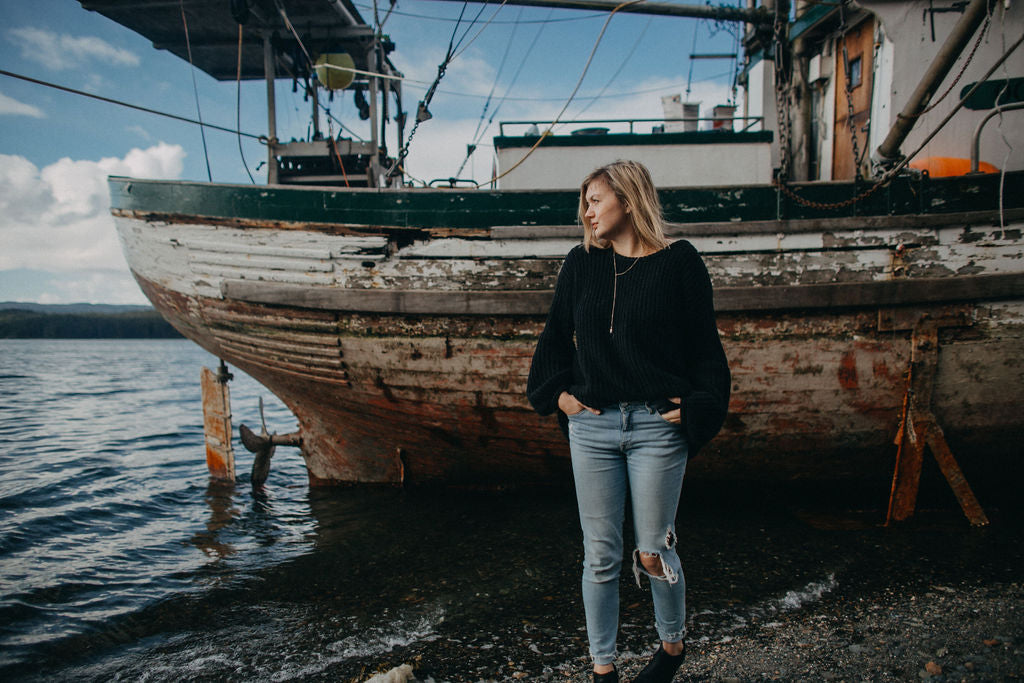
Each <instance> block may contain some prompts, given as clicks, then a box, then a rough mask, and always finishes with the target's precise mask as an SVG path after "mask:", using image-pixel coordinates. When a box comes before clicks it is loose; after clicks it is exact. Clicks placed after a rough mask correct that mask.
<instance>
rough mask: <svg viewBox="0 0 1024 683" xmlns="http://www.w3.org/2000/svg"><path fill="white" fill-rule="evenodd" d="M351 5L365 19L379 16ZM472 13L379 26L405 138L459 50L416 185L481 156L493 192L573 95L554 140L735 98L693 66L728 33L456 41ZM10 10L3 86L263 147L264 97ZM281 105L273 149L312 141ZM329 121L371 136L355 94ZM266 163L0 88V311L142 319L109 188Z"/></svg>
mask: <svg viewBox="0 0 1024 683" xmlns="http://www.w3.org/2000/svg"><path fill="white" fill-rule="evenodd" d="M355 4H356V7H357V8H358V9H359V11H360V13H361V14H362V16H363V18H364V19H366V20H368V21H369V20H372V17H373V8H372V7H373V6H372V4H368V2H367V0H356V3H355ZM462 10H463V4H462V3H461V2H443V1H437V0H397V2H396V3H395V5H394V9H393V11H392V13H391V15H390V16H389V17H388V18H387V19H386V21H385V23H384V27H383V28H384V32H385V33H387V34H388V35H389V36H390V37H391V39H392V40H393V41H394V42H395V43H396V45H397V48H396V50H395V52H393V53H392V55H391V61H392V63H393V64H394V65H395V67H396V68H397V69H398V70H399V71H400V72H401V73H402V74H403V75H404V76H405V78H406V79H407V80H406V81H405V82H404V83H403V108H404V109H405V110H406V111H408V112H409V114H410V121H411V120H413V118H414V115H415V111H416V103H417V101H419V100H420V99H422V98H423V96H424V93H425V91H426V89H427V85H428V84H429V82H431V81H432V80H433V79H434V77H435V76H436V75H437V69H438V65H439V64H440V63H441V61H442V60H443V58H444V55H445V52H446V50H447V48H448V44H449V40H450V39H451V38H452V37H453V35H454V36H455V41H456V42H458V41H459V40H460V38H461V41H462V42H461V45H460V51H459V53H458V56H457V57H456V58H455V60H454V61H452V63H451V64H450V65H449V67H448V68H447V70H446V73H445V76H444V78H443V80H442V81H441V83H440V85H439V87H438V90H437V92H436V94H435V96H434V98H433V101H432V102H431V105H430V112H431V113H432V114H433V118H432V119H430V120H428V121H426V122H424V123H422V124H421V125H420V127H419V130H418V131H417V132H416V135H415V137H414V138H413V140H412V143H411V145H410V148H409V157H408V162H407V164H406V166H407V168H408V170H409V173H410V174H411V175H413V176H415V177H416V178H419V179H423V180H431V179H435V178H448V177H451V176H453V175H455V174H456V172H457V171H458V169H459V167H460V165H462V164H463V161H464V160H465V158H466V147H467V145H468V144H469V143H471V142H473V141H474V139H476V140H478V141H479V147H478V149H477V151H476V152H475V153H474V154H473V155H472V156H471V157H470V158H469V160H468V161H467V162H466V163H465V167H464V168H463V171H462V173H461V174H460V176H459V177H461V178H469V179H473V180H475V181H477V182H486V181H487V180H488V179H489V178H490V173H491V169H492V156H493V146H492V145H491V140H492V138H493V137H494V136H495V135H496V134H497V133H498V124H499V122H501V121H513V120H539V121H544V120H548V121H550V120H551V119H553V118H554V117H555V116H556V115H557V114H558V113H559V111H561V110H562V108H563V107H564V106H565V104H566V101H567V99H568V98H569V95H570V93H571V92H572V91H573V89H574V88H575V87H576V85H577V83H579V84H580V88H579V92H578V93H577V95H576V96H575V98H574V99H573V100H572V102H570V104H569V107H568V109H567V110H566V113H565V115H564V116H563V117H562V120H565V121H568V122H569V123H567V124H566V125H565V126H564V127H561V128H559V129H556V132H568V131H570V130H572V129H573V128H574V127H575V128H580V127H586V125H587V124H584V123H583V121H586V120H591V119H619V118H658V117H661V116H662V115H663V114H662V106H661V97H662V96H666V95H676V94H679V95H683V96H684V99H688V100H689V101H692V102H701V103H702V107H703V108H704V109H705V110H707V111H710V108H711V107H712V106H714V105H716V104H723V103H726V102H727V101H729V100H730V99H731V98H732V97H733V91H732V83H733V80H734V76H735V68H736V64H735V63H734V62H732V61H730V60H727V59H716V60H693V61H692V62H691V60H690V59H689V55H690V54H692V53H731V52H735V51H736V47H737V41H736V37H735V34H734V32H735V30H736V29H735V27H734V26H727V25H721V24H719V25H716V24H714V23H712V22H709V21H704V20H694V19H682V18H674V17H649V16H643V15H636V14H623V13H619V14H616V15H615V16H614V17H613V18H612V19H611V21H610V22H609V24H608V27H607V29H606V31H605V33H604V35H603V37H601V39H600V41H599V42H598V36H599V33H600V32H601V29H602V26H603V25H604V24H605V20H606V18H607V17H606V15H605V14H600V13H595V12H584V11H576V10H552V9H547V8H521V7H515V6H511V5H506V6H504V7H499V6H498V4H497V3H493V4H491V5H487V6H484V5H476V4H469V5H467V6H465V17H466V18H468V19H473V18H476V17H477V15H478V13H479V19H478V20H477V21H476V23H475V24H473V23H471V22H470V21H468V20H467V19H465V18H464V20H463V22H462V23H461V24H457V23H456V19H457V17H458V16H459V13H460V12H461V11H462ZM481 10H482V12H481ZM0 11H2V16H3V17H4V19H5V21H4V22H3V26H2V27H0V69H2V70H4V71H9V72H13V73H16V74H20V75H23V76H27V77H30V78H35V79H38V80H41V81H47V82H50V83H55V84H58V85H62V86H66V87H70V88H74V89H77V90H83V91H86V92H90V93H94V94H97V95H101V96H104V97H108V98H112V99H117V100H123V101H126V102H130V103H132V104H136V105H139V106H143V107H147V108H149V109H155V110H158V111H163V112H167V113H171V114H176V115H179V116H184V117H187V118H193V119H195V118H198V115H197V107H198V112H199V113H200V114H201V117H202V119H203V121H205V122H207V123H212V124H216V125H219V126H223V127H226V128H230V129H236V128H239V129H240V130H242V131H244V132H246V133H252V134H256V135H262V134H264V133H265V132H266V126H267V118H266V86H265V84H264V82H262V81H249V82H243V83H242V84H241V88H240V91H236V84H235V83H234V82H219V81H216V80H214V79H213V78H212V77H210V76H208V75H206V74H205V73H203V72H201V71H198V70H192V69H191V67H190V66H189V64H188V62H187V61H184V60H181V59H178V58H177V57H175V56H174V55H172V54H170V53H169V52H165V51H160V50H156V49H155V48H153V46H152V44H151V43H150V42H149V41H148V40H146V39H145V38H143V37H141V36H139V35H138V34H135V33H133V32H131V31H129V30H128V29H126V28H124V27H122V26H120V25H118V24H116V23H114V22H112V21H110V20H108V19H106V18H105V17H103V16H101V15H99V14H96V13H93V12H89V11H87V10H84V9H82V7H81V5H80V4H79V3H78V2H77V1H76V0H33V1H32V2H29V1H28V0H0ZM382 15H383V12H382ZM488 20H490V23H487V22H488ZM595 45H596V49H595ZM592 51H593V59H592V61H591V64H590V66H589V69H587V71H586V75H585V77H584V78H583V80H582V82H580V77H581V75H583V73H584V68H585V65H586V63H587V60H588V57H589V56H590V55H591V52H592ZM276 93H277V95H276V96H277V126H278V137H279V138H280V139H282V140H289V139H292V138H295V139H305V138H307V136H308V135H309V133H310V126H309V118H310V104H309V103H308V102H306V101H304V99H303V97H302V93H301V92H299V93H298V94H294V93H292V87H291V82H290V81H279V82H278V85H277V88H276ZM739 96H740V97H742V94H740V95H739ZM236 98H237V100H238V102H239V103H240V104H239V106H238V107H237V108H236ZM328 106H329V108H330V111H331V113H332V115H333V116H334V117H335V118H336V119H338V120H340V121H342V122H343V123H344V124H345V125H346V126H347V127H348V128H349V129H350V130H351V131H352V132H353V133H355V134H357V135H360V136H364V137H368V135H369V133H368V129H367V125H366V124H365V123H364V122H361V121H360V120H359V118H358V116H357V113H356V107H355V105H354V104H353V101H352V96H351V94H349V93H338V94H336V96H335V97H334V99H333V101H330V102H328ZM702 115H705V114H704V113H703V111H702ZM573 121H575V122H576V123H573ZM236 122H240V126H236ZM410 125H411V124H410ZM591 125H593V124H591ZM323 126H324V129H325V130H326V129H327V124H326V123H325V124H323ZM518 130H520V131H522V128H519V129H518ZM640 130H643V128H640ZM333 132H334V133H335V134H336V133H337V132H338V130H337V128H335V129H334V131H333ZM407 132H408V129H407ZM345 134H346V135H347V134H348V133H345ZM204 137H205V141H204ZM204 146H205V151H204ZM240 147H241V150H240V149H239V148H240ZM392 147H393V145H392ZM265 157H266V151H265V147H263V146H262V145H261V144H260V143H259V142H257V141H255V140H250V139H247V138H243V139H242V141H241V143H240V142H239V139H238V137H237V136H236V135H234V134H230V133H224V132H221V131H216V130H210V129H206V132H205V136H204V135H203V134H202V133H201V131H200V129H199V127H198V126H195V125H193V124H188V123H183V122H179V121H174V120H171V119H168V118H164V117H160V116H156V115H153V114H148V113H144V112H139V111H135V110H132V109H128V108H124V107H120V106H116V105H113V104H109V103H104V102H98V101H95V100H91V99H87V98H84V97H81V96H77V95H73V94H69V93H65V92H61V91H58V90H54V89H51V88H47V87H44V86H40V85H36V84H32V83H28V82H25V81H22V80H18V79H15V78H12V77H9V76H5V75H0V301H31V302H38V303H77V302H90V303H117V304H126V303H132V304H142V303H146V300H145V298H144V297H143V295H142V293H141V291H140V290H139V288H138V286H137V285H136V284H135V282H134V280H133V279H132V277H131V274H130V273H129V271H128V267H127V265H126V263H125V260H124V256H123V254H122V252H121V246H120V243H119V241H118V238H117V234H116V231H115V228H114V222H113V219H112V218H111V216H110V212H109V193H108V189H107V183H106V178H107V176H110V175H125V176H132V177H140V178H159V179H182V180H200V181H204V180H207V179H208V178H212V180H213V181H214V182H224V183H244V184H248V183H250V182H253V181H255V182H256V183H263V182H266V174H265V167H263V166H261V162H262V161H263V160H264V159H265ZM243 159H244V161H243ZM247 169H248V173H247ZM250 174H251V175H252V177H253V180H252V181H251V180H250V177H249V176H250Z"/></svg>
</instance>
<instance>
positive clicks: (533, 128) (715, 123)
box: [498, 116, 764, 137]
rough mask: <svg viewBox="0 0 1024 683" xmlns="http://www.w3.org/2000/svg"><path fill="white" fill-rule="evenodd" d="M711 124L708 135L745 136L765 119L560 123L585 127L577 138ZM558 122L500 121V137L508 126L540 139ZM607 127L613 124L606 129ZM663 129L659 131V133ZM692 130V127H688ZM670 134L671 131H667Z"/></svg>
mask: <svg viewBox="0 0 1024 683" xmlns="http://www.w3.org/2000/svg"><path fill="white" fill-rule="evenodd" d="M704 122H710V123H711V128H710V129H708V128H705V129H704V130H705V131H725V132H739V133H746V132H749V131H752V130H764V117H763V116H684V117H680V118H657V119H576V120H574V121H560V122H558V123H559V124H560V125H563V126H564V125H569V124H572V125H583V126H585V127H584V128H580V129H577V130H575V131H573V134H576V135H585V134H593V135H596V134H601V133H609V132H611V126H612V125H614V126H616V127H619V128H626V130H625V131H623V132H626V133H629V134H635V133H636V132H637V131H636V126H637V124H641V123H650V124H661V126H658V125H653V126H652V131H651V132H652V133H663V132H666V131H665V129H664V124H666V123H683V124H684V125H685V124H690V125H691V126H692V127H693V128H692V130H693V132H697V128H698V127H699V126H700V124H701V123H704ZM553 123H556V122H555V121H545V120H517V121H500V122H499V123H498V135H500V136H501V137H507V135H506V132H505V126H510V127H511V126H527V127H528V128H527V129H526V132H525V133H519V134H520V135H527V136H529V135H540V131H541V130H542V129H546V128H547V127H549V126H551V125H552V124H553ZM605 124H611V125H609V126H607V127H605ZM659 128H660V129H659ZM687 128H689V126H687ZM667 132H671V131H667Z"/></svg>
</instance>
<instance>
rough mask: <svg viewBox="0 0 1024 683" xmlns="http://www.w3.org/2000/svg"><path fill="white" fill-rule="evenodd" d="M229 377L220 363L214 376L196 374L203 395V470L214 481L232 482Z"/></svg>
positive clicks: (232, 453)
mask: <svg viewBox="0 0 1024 683" xmlns="http://www.w3.org/2000/svg"><path fill="white" fill-rule="evenodd" d="M231 377H232V375H231V373H230V372H228V368H227V366H226V365H225V364H224V361H221V362H220V368H218V370H217V373H216V374H215V373H214V372H213V370H210V369H209V368H207V367H204V368H202V370H201V371H200V373H199V383H200V386H201V387H202V395H203V436H204V437H205V441H206V467H207V469H208V470H210V476H211V477H213V478H214V479H221V480H224V481H229V482H233V481H234V480H235V451H234V449H233V448H232V447H231V392H230V390H229V389H228V381H229V380H230V379H231Z"/></svg>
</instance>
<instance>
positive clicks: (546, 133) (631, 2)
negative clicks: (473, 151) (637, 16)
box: [486, 0, 646, 184]
mask: <svg viewBox="0 0 1024 683" xmlns="http://www.w3.org/2000/svg"><path fill="white" fill-rule="evenodd" d="M642 2H646V0H626V2H623V3H620V4H619V5H617V6H616V7H615V9H613V10H612V11H611V12H609V13H608V18H607V19H605V21H604V25H603V26H601V32H600V33H598V34H597V40H595V41H594V47H592V48H591V49H590V55H589V56H588V57H587V63H586V64H584V65H583V72H582V73H581V74H580V78H579V80H578V81H576V87H575V88H573V89H572V92H571V93H569V99H567V100H566V101H565V105H563V106H562V110H561V111H560V112H558V116H556V117H555V120H554V121H552V122H551V125H549V126H548V129H547V130H546V131H544V132H543V133H542V134H541V135H540V137H539V138H537V142H535V143H533V147H531V148H530V149H529V150H527V152H526V154H524V155H523V158H522V159H520V160H519V161H517V162H516V163H514V164H513V165H512V166H510V167H509V168H508V170H506V171H504V172H502V173H500V174H498V175H496V176H494V177H493V178H491V179H490V180H489V181H487V183H486V184H493V183H496V182H497V181H498V180H500V179H502V178H504V177H505V176H507V175H508V174H509V173H511V172H512V171H514V170H516V169H517V168H519V166H521V165H522V163H523V162H524V161H526V160H527V159H529V158H530V155H531V154H533V153H534V152H535V151H536V150H537V148H538V147H540V144H541V143H542V142H543V141H544V138H546V137H548V136H549V135H551V131H552V130H553V129H554V127H555V126H556V125H558V123H559V119H560V118H561V117H562V114H564V113H565V110H566V109H568V108H569V105H570V104H572V101H573V98H575V97H576V93H577V92H579V89H580V86H581V85H583V79H584V78H586V76H587V71H589V70H590V63H591V62H592V61H594V54H595V53H596V52H597V47H598V46H599V45H600V44H601V40H602V39H603V38H604V32H605V31H606V30H607V29H608V24H610V23H611V20H612V17H614V16H615V14H616V13H617V12H618V11H619V10H621V9H623V8H624V7H629V6H631V5H639V4H640V3H642Z"/></svg>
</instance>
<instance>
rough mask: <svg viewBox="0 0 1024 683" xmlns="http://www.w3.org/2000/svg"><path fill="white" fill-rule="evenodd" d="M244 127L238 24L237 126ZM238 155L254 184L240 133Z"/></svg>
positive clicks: (240, 42) (240, 43) (239, 26)
mask: <svg viewBox="0 0 1024 683" xmlns="http://www.w3.org/2000/svg"><path fill="white" fill-rule="evenodd" d="M241 127H242V25H241V24H239V25H238V68H237V69H236V70H235V128H236V129H237V128H241ZM237 137H238V155H239V156H240V157H242V167H243V168H244V169H245V173H246V175H248V176H249V182H250V183H252V184H253V185H255V184H256V181H255V180H254V179H253V177H252V173H250V172H249V162H248V161H246V160H245V152H244V151H242V136H241V135H238V136H237Z"/></svg>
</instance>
